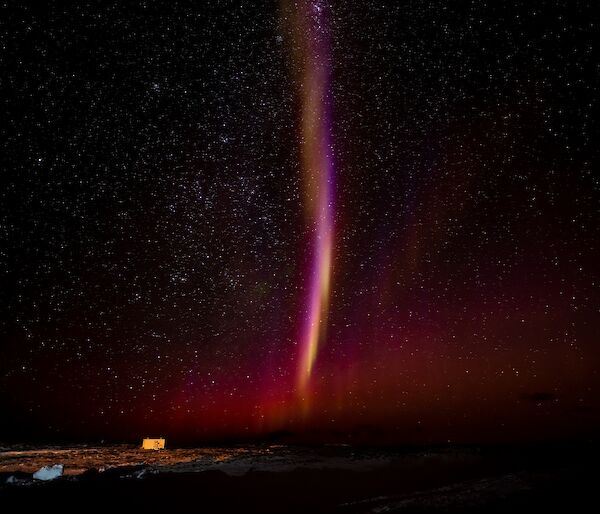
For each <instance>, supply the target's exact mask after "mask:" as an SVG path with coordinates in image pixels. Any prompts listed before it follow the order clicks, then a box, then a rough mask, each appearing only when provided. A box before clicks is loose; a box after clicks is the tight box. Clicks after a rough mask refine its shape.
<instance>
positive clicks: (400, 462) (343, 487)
mask: <svg viewBox="0 0 600 514" xmlns="http://www.w3.org/2000/svg"><path fill="white" fill-rule="evenodd" d="M597 455H598V452H597V451H596V447H595V446H591V445H583V444H578V445H551V446H550V445H546V446H535V447H532V446H527V447H526V446H519V447H516V446H513V447H432V448H410V449H407V448H383V449H382V448H354V447H349V446H339V445H338V446H312V447H297V446H278V445H275V446H273V445H271V446H269V445H263V446H261V445H257V446H235V447H229V448H180V449H169V450H165V451H157V452H155V451H142V450H140V449H139V448H137V447H133V446H127V445H118V446H98V447H90V446H76V447H64V446H63V447H48V446H46V447H23V446H21V447H15V446H12V447H4V448H2V450H1V451H0V505H13V506H14V507H17V508H21V509H30V508H50V507H52V506H54V505H59V506H60V507H61V510H63V511H64V510H67V511H70V510H73V511H75V510H79V511H81V509H82V508H85V507H86V505H89V506H92V505H93V507H98V508H103V509H104V508H106V509H111V508H115V507H116V506H118V507H119V508H127V509H129V508H135V509H141V510H142V511H143V512H164V511H165V510H167V509H169V510H171V511H174V512H178V511H188V510H190V509H195V510H198V511H199V512H257V513H259V512H260V513H280V512H281V513H285V512H294V513H308V512H310V513H312V512H315V513H319V512H339V513H347V514H359V513H360V514H362V513H382V512H396V513H405V512H486V513H488V512H525V511H532V510H534V511H538V510H542V511H545V512H579V511H582V512H583V511H584V510H583V509H584V506H586V505H587V504H590V507H591V508H592V511H595V510H596V507H598V505H595V507H594V504H597V503H598V502H597V499H596V498H595V494H594V492H595V487H596V484H597V483H598V478H600V476H599V474H598V471H597V466H596V463H597V458H596V457H597ZM56 464H61V465H62V466H63V467H64V468H63V470H64V474H63V475H62V476H61V477H59V478H56V479H54V480H51V481H41V480H35V479H34V478H33V476H32V474H33V473H34V472H35V471H37V470H39V469H40V468H41V467H43V466H52V465H56ZM90 502H92V503H90ZM585 511H589V510H588V509H586V510H585ZM590 512H591V511H590Z"/></svg>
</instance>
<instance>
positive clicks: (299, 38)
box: [292, 0, 334, 401]
mask: <svg viewBox="0 0 600 514" xmlns="http://www.w3.org/2000/svg"><path fill="white" fill-rule="evenodd" d="M327 10H328V6H327V5H326V3H325V2H323V1H322V0H312V1H311V0H300V1H296V2H293V13H292V20H293V24H294V27H293V30H294V34H295V40H296V41H295V47H296V53H297V54H299V55H297V59H296V61H297V63H299V72H300V81H299V82H300V88H301V136H302V137H301V149H300V150H301V160H302V173H303V176H304V182H305V184H306V192H305V202H306V206H307V216H308V219H309V223H310V225H311V227H312V231H313V239H312V255H311V264H310V268H309V293H308V299H307V309H306V319H305V321H304V325H303V327H302V333H301V335H300V337H301V340H300V360H299V365H298V376H297V388H298V392H299V394H300V395H301V397H302V398H304V401H306V399H305V398H306V393H307V392H308V387H309V383H310V378H311V375H312V372H313V368H314V364H315V360H316V357H317V352H318V349H319V346H320V345H321V343H322V340H323V338H324V331H325V328H326V324H327V316H328V311H329V289H330V281H331V260H332V250H333V225H334V223H333V182H334V167H333V159H332V155H331V139H330V131H331V127H330V125H331V112H330V111H331V99H330V91H329V88H330V70H331V62H330V41H329V30H328V25H327V14H328V13H327Z"/></svg>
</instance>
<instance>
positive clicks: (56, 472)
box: [33, 464, 64, 480]
mask: <svg viewBox="0 0 600 514" xmlns="http://www.w3.org/2000/svg"><path fill="white" fill-rule="evenodd" d="M63 470H64V466H63V465H62V464H55V465H54V466H44V467H43V468H40V469H38V470H37V471H36V472H35V473H34V474H33V478H35V479H36V480H54V479H55V478H58V477H59V476H61V475H62V474H63Z"/></svg>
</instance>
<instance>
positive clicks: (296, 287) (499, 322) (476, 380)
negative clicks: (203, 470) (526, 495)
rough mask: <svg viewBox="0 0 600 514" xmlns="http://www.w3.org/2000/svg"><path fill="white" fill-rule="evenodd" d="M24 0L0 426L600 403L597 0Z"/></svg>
mask: <svg viewBox="0 0 600 514" xmlns="http://www.w3.org/2000/svg"><path fill="white" fill-rule="evenodd" d="M22 4H26V3H25V2H23V3H21V2H4V3H3V4H2V6H1V8H0V41H1V46H0V69H1V70H2V72H1V81H0V105H1V107H0V109H1V111H0V113H1V122H0V134H1V136H0V145H1V147H0V162H1V173H2V184H1V186H0V277H1V288H0V305H1V309H0V437H3V438H13V439H15V438H17V439H19V438H20V439H27V438H34V437H36V438H48V439H52V438H67V439H72V440H83V439H90V438H99V439H110V438H129V439H132V440H136V441H137V440H138V439H139V438H140V437H142V436H144V435H159V434H160V435H164V436H166V437H167V438H172V439H180V440H196V439H197V440H212V439H214V438H217V437H224V436H231V437H242V436H261V435H264V434H269V433H272V432H274V431H284V430H285V431H290V432H293V433H296V434H319V435H318V436H315V437H321V438H322V439H323V440H325V439H338V440H349V441H352V440H367V441H368V440H373V441H375V440H377V441H380V440H393V441H397V442H414V441H416V442H431V441H448V440H451V441H466V442H469V441H500V440H506V439H511V440H513V439H519V440H531V439H546V438H553V437H573V436H582V435H586V434H591V433H593V432H594V431H595V430H598V429H599V428H600V415H599V412H600V390H599V389H600V376H599V372H598V369H599V367H600V347H599V343H600V341H599V339H598V338H599V337H600V336H599V334H600V289H599V285H600V265H599V262H600V251H599V250H600V248H599V245H600V223H599V222H600V174H599V173H600V170H599V164H600V159H599V152H598V147H599V142H600V140H599V135H600V131H599V130H598V113H599V111H598V98H599V94H600V81H599V76H600V67H599V64H598V63H599V60H598V53H597V52H598V48H597V46H598V27H599V25H598V22H599V20H598V16H597V14H596V13H595V12H594V5H595V2H592V1H591V0H587V1H585V0H582V1H567V0H563V1H558V0H556V1H553V2H532V1H526V0H523V1H513V2H493V1H489V2H486V1H480V0H472V1H452V2H440V1H437V0H435V1H434V0H431V1H416V0H414V1H410V2H405V1H389V2H383V1H377V2H376V1H360V2H358V1H357V2H352V1H341V0H339V1H338V0H332V1H327V0H297V1H292V0H289V1H287V2H286V1H283V2H278V1H276V0H272V1H257V2H247V1H239V0H238V1H228V0H219V1H210V2H209V1H206V2H200V1H191V0H190V1H172V2H156V3H154V2H150V1H148V2H139V3H135V4H134V3H130V2H116V1H114V0H113V1H102V2H101V1H97V2H90V1H86V2H73V3H72V4H71V5H69V4H68V3H66V2H44V4H46V5H44V6H38V7H35V8H34V7H27V6H26V5H22Z"/></svg>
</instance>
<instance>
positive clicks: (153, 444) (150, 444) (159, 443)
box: [142, 437, 165, 450]
mask: <svg viewBox="0 0 600 514" xmlns="http://www.w3.org/2000/svg"><path fill="white" fill-rule="evenodd" d="M142 449H143V450H164V449H165V440H164V438H162V437H159V438H157V439H153V438H151V437H146V438H145V439H144V440H143V441H142Z"/></svg>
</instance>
